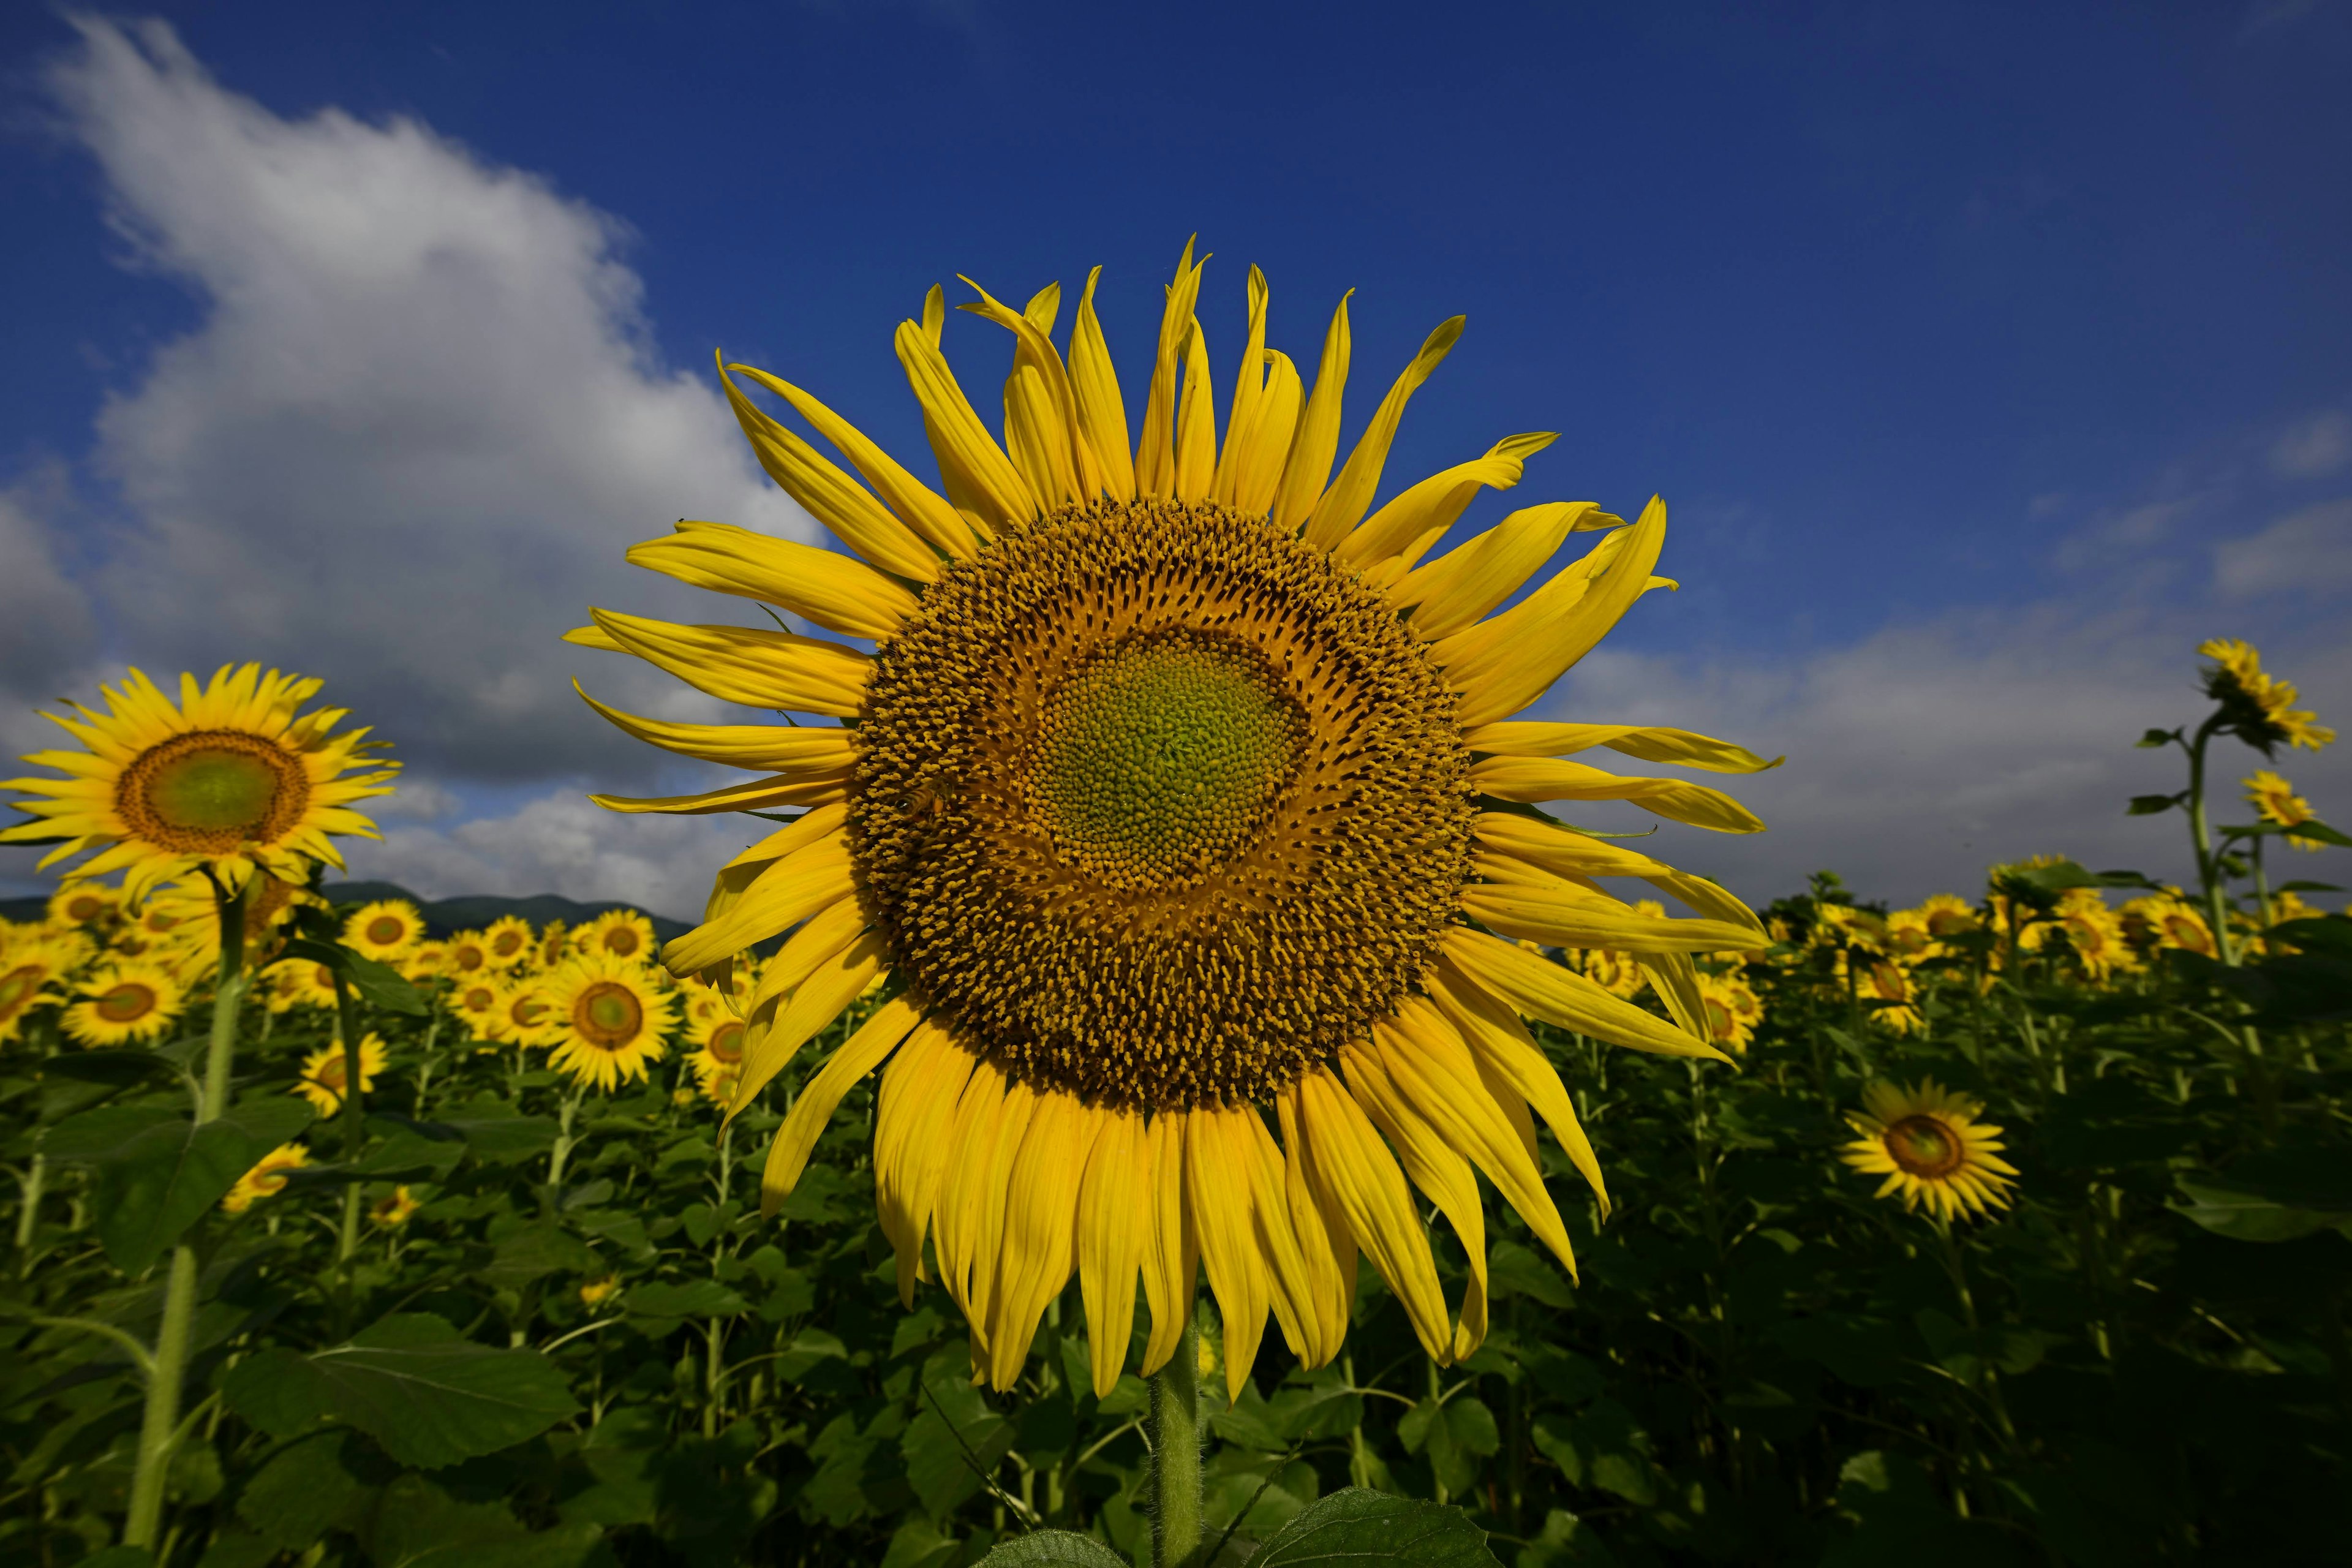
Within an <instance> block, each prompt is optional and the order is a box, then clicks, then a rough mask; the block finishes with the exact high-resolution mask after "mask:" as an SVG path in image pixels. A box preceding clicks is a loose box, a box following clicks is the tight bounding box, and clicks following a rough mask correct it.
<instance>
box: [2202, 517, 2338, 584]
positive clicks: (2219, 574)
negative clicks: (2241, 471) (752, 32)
mask: <svg viewBox="0 0 2352 1568" xmlns="http://www.w3.org/2000/svg"><path fill="white" fill-rule="evenodd" d="M2213 582H2214V586H2215V587H2217V588H2219V589H2220V590H2221V593H2222V594H2223V595H2225V596H2226V597H2228V598H2231V599H2245V598H2252V597H2253V596H2255V595H2265V594H2302V595H2323V594H2324V595H2340V594H2343V593H2344V592H2345V591H2346V590H2347V589H2352V500H2332V501H2326V502H2323V503H2321V504H2320V505H2318V506H2312V507H2305V508H2304V509H2303V510H2301V511H2297V512H2294V513H2291V514H2290V515H2288V516H2286V517H2283V518H2281V519H2279V520H2278V521H2276V522H2274V523H2273V524H2271V525H2270V526H2269V527H2268V528H2265V529H2263V531H2261V532H2259V533H2254V534H2250V535H2248V536H2247V537H2245V538H2243V539H2231V540H2225V541H2224V542H2221V543H2220V544H2218V545H2216V546H2214V549H2213Z"/></svg>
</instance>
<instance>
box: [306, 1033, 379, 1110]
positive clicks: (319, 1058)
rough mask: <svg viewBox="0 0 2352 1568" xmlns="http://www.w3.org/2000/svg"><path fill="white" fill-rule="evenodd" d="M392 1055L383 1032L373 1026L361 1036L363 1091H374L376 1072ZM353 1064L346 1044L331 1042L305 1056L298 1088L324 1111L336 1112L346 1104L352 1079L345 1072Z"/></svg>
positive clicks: (307, 1098)
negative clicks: (347, 1056) (347, 1057)
mask: <svg viewBox="0 0 2352 1568" xmlns="http://www.w3.org/2000/svg"><path fill="white" fill-rule="evenodd" d="M390 1059H391V1058H390V1056H389V1054H388V1053H387V1052H386V1051H385V1049H384V1044H383V1036H382V1035H379V1034H377V1033H376V1032H375V1031H374V1030H373V1029H370V1030H369V1031H368V1032H367V1033H366V1034H364V1035H362V1036H361V1037H360V1093H361V1094H362V1095H365V1094H369V1093H372V1092H373V1091H374V1089H375V1076H376V1074H378V1073H380V1072H382V1071H383V1069H384V1064H385V1063H386V1062H388V1061H389V1060H390ZM350 1065H351V1064H350V1063H349V1062H348V1061H346V1060H345V1059H344V1053H343V1047H342V1046H341V1044H340V1043H336V1042H330V1043H329V1044H327V1045H325V1046H323V1047H320V1048H319V1049H318V1050H315V1051H312V1052H311V1053H310V1055H309V1056H307V1057H304V1058H302V1077H301V1079H300V1081H299V1082H297V1083H296V1084H295V1085H294V1092H295V1093H296V1094H299V1095H300V1096H301V1097H302V1098H303V1099H305V1100H309V1101H310V1103H311V1104H313V1105H315V1106H317V1107H318V1108H319V1114H320V1115H321V1116H332V1115H333V1114H334V1113H335V1112H336V1111H338V1110H341V1109H342V1108H343V1086H344V1085H345V1084H346V1083H348V1082H349V1081H350V1079H348V1078H346V1077H345V1076H344V1075H345V1073H346V1072H347V1070H348V1069H349V1068H350Z"/></svg>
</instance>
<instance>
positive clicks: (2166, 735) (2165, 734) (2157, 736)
mask: <svg viewBox="0 0 2352 1568" xmlns="http://www.w3.org/2000/svg"><path fill="white" fill-rule="evenodd" d="M2172 738H2173V737H2172V731H2169V730H2149V731H2145V732H2143V733H2142V734H2141V736H2140V738H2139V739H2138V740H2137V741H2134V742H2132V744H2133V745H2135V746H2138V747H2141V748H2143V749H2145V748H2148V747H2154V746H2168V745H2170V744H2171V743H2172Z"/></svg>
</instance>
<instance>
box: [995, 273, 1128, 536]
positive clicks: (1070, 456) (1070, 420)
mask: <svg viewBox="0 0 2352 1568" xmlns="http://www.w3.org/2000/svg"><path fill="white" fill-rule="evenodd" d="M964 281H965V282H966V283H969V284H971V288H972V289H973V291H974V292H976V293H977V294H979V296H980V302H979V303H978V304H976V305H966V306H964V307H962V308H963V309H964V310H970V311H971V312H972V313H973V314H975V315H980V316H985V317H987V318H988V319H989V320H990V321H994V322H995V323H996V324H997V325H999V326H1001V327H1003V328H1004V329H1005V330H1006V331H1010V332H1012V333H1013V342H1014V344H1015V347H1014V350H1013V380H1012V381H1008V382H1007V383H1006V384H1005V410H1004V413H1005V428H1006V432H1007V437H1008V439H1007V442H1006V446H1007V449H1008V450H1009V449H1010V448H1011V445H1012V443H1011V440H1010V435H1011V432H1012V430H1013V427H1014V425H1015V417H1014V404H1015V395H1014V385H1015V383H1017V384H1019V387H1020V388H1021V391H1020V394H1019V399H1018V401H1019V403H1020V405H1021V414H1020V418H1019V421H1018V423H1019V426H1020V428H1021V429H1022V430H1023V431H1024V443H1025V444H1026V447H1027V453H1028V462H1027V463H1025V464H1024V463H1021V462H1020V460H1019V458H1018V457H1017V456H1016V458H1015V462H1016V466H1018V467H1020V468H1021V469H1022V472H1023V473H1024V475H1028V476H1029V479H1030V489H1033V490H1034V491H1035V492H1036V495H1037V499H1038V500H1040V501H1041V502H1043V503H1045V504H1046V505H1048V506H1053V505H1058V504H1060V503H1062V502H1065V501H1089V500H1094V498H1095V496H1096V495H1097V493H1098V492H1099V491H1100V489H1101V488H1102V485H1101V478H1100V475H1099V474H1098V472H1097V468H1096V465H1095V459H1094V452H1093V450H1092V448H1091V447H1088V446H1087V443H1086V439H1085V437H1084V436H1083V434H1082V432H1081V429H1080V425H1079V420H1078V409H1077V402H1076V398H1075V397H1074V396H1073V395H1072V393H1071V390H1070V378H1069V375H1068V373H1067V372H1066V371H1065V370H1064V368H1063V365H1062V356H1061V355H1060V354H1058V353H1055V351H1054V344H1053V340H1052V339H1050V338H1048V337H1047V336H1046V335H1045V328H1041V327H1040V326H1039V325H1038V324H1037V322H1036V321H1034V320H1032V319H1031V318H1030V316H1029V314H1028V312H1027V311H1022V312H1018V313H1016V312H1014V311H1013V310H1009V309H1007V308H1006V307H1005V306H1004V305H1003V303H1001V302H1000V301H998V300H996V299H994V298H993V297H992V296H991V295H990V293H989V292H988V290H987V289H982V288H981V286H980V285H979V284H977V283H972V281H971V279H969V278H966V279H964ZM1060 300H1061V289H1059V288H1058V287H1055V288H1052V289H1048V290H1046V291H1044V292H1041V293H1039V294H1038V296H1037V297H1036V298H1035V299H1034V300H1031V301H1030V303H1031V306H1032V307H1033V308H1034V309H1037V310H1041V311H1043V312H1045V320H1046V321H1049V322H1050V321H1052V320H1053V316H1052V313H1051V310H1052V309H1053V308H1056V307H1058V304H1059V302H1060ZM1033 378H1034V379H1033ZM1033 466H1034V469H1035V470H1036V471H1035V472H1034V473H1033V472H1032V471H1031V470H1032V467H1033Z"/></svg>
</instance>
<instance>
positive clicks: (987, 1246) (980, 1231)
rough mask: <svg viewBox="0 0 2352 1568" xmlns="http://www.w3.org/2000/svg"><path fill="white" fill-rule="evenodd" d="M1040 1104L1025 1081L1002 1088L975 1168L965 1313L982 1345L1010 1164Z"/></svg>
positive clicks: (1070, 1220) (992, 1315)
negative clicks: (981, 1163)
mask: <svg viewBox="0 0 2352 1568" xmlns="http://www.w3.org/2000/svg"><path fill="white" fill-rule="evenodd" d="M1040 1105H1041V1100H1040V1096H1039V1095H1038V1094H1037V1092H1036V1090H1034V1089H1031V1088H1030V1087H1029V1086H1028V1085H1027V1084H1025V1083H1016V1084H1014V1085H1013V1087H1012V1088H1010V1089H1006V1090H1005V1091H1004V1106H1003V1110H1000V1111H999V1112H998V1113H997V1123H996V1142H995V1145H994V1147H993V1148H992V1150H991V1151H990V1153H989V1160H988V1164H987V1165H986V1167H985V1168H984V1169H982V1171H981V1172H980V1177H981V1179H980V1183H979V1186H980V1194H981V1204H980V1211H979V1213H977V1214H975V1215H973V1216H972V1221H971V1285H970V1286H969V1287H968V1288H967V1295H966V1298H965V1302H964V1314H965V1316H966V1318H968V1319H969V1320H970V1321H971V1330H972V1336H973V1339H974V1342H976V1343H978V1344H980V1345H982V1346H986V1345H987V1343H988V1332H989V1329H990V1328H991V1327H992V1325H993V1324H994V1323H995V1321H996V1311H995V1303H996V1296H997V1286H998V1283H999V1276H998V1273H997V1266H998V1264H999V1262H1000V1261H1001V1260H1002V1259H1003V1255H1004V1232H1005V1226H1006V1225H1007V1224H1008V1223H1009V1221H1010V1219H1011V1217H1012V1216H1011V1215H1010V1213H1009V1210H1010V1209H1011V1207H1012V1190H1013V1162H1014V1161H1015V1160H1017V1159H1018V1158H1019V1157H1020V1154H1021V1145H1022V1144H1023V1142H1025V1141H1026V1140H1027V1138H1028V1136H1029V1124H1030V1122H1032V1121H1034V1120H1035V1119H1036V1117H1037V1114H1038V1111H1039V1109H1040ZM1074 1223H1076V1222H1075V1218H1074V1217H1066V1218H1065V1219H1064V1221H1063V1226H1064V1228H1065V1229H1067V1228H1068V1227H1069V1226H1070V1225H1072V1224H1074ZM975 1364H976V1365H978V1366H980V1367H983V1368H984V1367H986V1366H987V1365H988V1364H989V1363H987V1362H986V1361H982V1362H979V1363H975ZM998 1386H999V1387H1003V1384H998Z"/></svg>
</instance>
